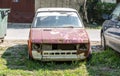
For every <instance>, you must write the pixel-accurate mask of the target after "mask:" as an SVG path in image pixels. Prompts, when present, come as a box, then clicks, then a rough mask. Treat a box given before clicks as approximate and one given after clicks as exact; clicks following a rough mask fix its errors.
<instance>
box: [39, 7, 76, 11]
mask: <svg viewBox="0 0 120 76" xmlns="http://www.w3.org/2000/svg"><path fill="white" fill-rule="evenodd" d="M43 11H46V12H47V11H48V12H49V11H53V12H54V11H73V12H77V10H75V9H72V8H39V9H38V10H37V12H43Z"/></svg>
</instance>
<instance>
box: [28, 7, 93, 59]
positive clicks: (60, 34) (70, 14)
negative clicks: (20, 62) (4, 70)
mask: <svg viewBox="0 0 120 76" xmlns="http://www.w3.org/2000/svg"><path fill="white" fill-rule="evenodd" d="M28 48H29V50H28V53H29V58H30V59H36V60H41V61H74V60H81V59H86V58H90V57H91V47H90V41H89V37H88V34H87V32H86V30H85V28H84V25H83V23H82V20H81V18H80V16H79V14H78V12H77V11H76V10H74V9H71V8H40V9H38V10H37V12H36V15H35V17H34V20H33V23H32V26H31V29H30V34H29V40H28Z"/></svg>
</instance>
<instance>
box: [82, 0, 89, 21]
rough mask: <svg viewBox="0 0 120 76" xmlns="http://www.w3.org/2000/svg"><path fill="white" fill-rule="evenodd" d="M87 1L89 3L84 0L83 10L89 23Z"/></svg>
mask: <svg viewBox="0 0 120 76" xmlns="http://www.w3.org/2000/svg"><path fill="white" fill-rule="evenodd" d="M86 3H87V0H84V5H83V12H84V18H85V20H86V22H87V23H89V20H88V16H87V8H86Z"/></svg>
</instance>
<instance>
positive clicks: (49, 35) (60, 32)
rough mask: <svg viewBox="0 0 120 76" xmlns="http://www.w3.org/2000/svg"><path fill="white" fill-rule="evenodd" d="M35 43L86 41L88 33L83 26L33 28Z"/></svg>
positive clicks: (32, 34) (32, 36)
mask: <svg viewBox="0 0 120 76" xmlns="http://www.w3.org/2000/svg"><path fill="white" fill-rule="evenodd" d="M31 39H32V42H34V43H84V42H85V41H89V40H88V35H87V33H86V31H85V29H83V28H32V29H31Z"/></svg>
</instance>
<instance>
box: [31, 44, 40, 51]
mask: <svg viewBox="0 0 120 76" xmlns="http://www.w3.org/2000/svg"><path fill="white" fill-rule="evenodd" d="M32 50H37V51H41V50H42V46H41V44H32Z"/></svg>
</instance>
